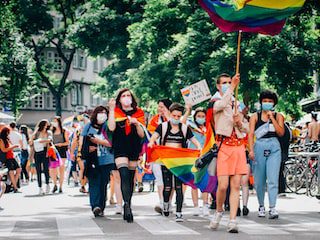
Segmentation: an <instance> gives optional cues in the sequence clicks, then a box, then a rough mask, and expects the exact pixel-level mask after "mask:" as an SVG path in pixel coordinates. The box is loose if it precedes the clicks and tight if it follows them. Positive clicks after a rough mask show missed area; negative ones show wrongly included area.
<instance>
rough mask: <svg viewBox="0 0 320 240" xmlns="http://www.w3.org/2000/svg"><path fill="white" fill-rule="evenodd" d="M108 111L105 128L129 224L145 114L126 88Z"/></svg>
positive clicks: (143, 132) (112, 101)
mask: <svg viewBox="0 0 320 240" xmlns="http://www.w3.org/2000/svg"><path fill="white" fill-rule="evenodd" d="M109 108H110V115H109V121H108V126H109V129H110V131H112V132H113V150H114V158H115V163H116V166H117V168H118V170H119V173H120V177H121V192H122V197H123V200H124V207H123V208H124V209H123V210H124V213H123V219H124V220H126V221H127V222H128V223H132V222H133V215H132V210H131V198H132V194H133V189H134V175H135V170H136V167H137V165H138V159H139V155H140V152H141V150H142V139H143V138H144V137H145V131H144V125H145V118H144V112H143V111H142V109H140V108H138V104H137V101H136V99H135V97H134V96H133V94H132V92H131V91H130V90H129V89H127V88H125V89H122V90H120V91H119V93H118V95H117V98H116V100H114V99H113V100H111V101H110V102H109Z"/></svg>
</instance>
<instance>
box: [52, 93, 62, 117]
mask: <svg viewBox="0 0 320 240" xmlns="http://www.w3.org/2000/svg"><path fill="white" fill-rule="evenodd" d="M54 99H55V100H56V116H60V117H61V116H62V107H61V94H60V93H57V94H55V95H54Z"/></svg>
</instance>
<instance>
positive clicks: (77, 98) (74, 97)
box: [71, 84, 83, 106]
mask: <svg viewBox="0 0 320 240" xmlns="http://www.w3.org/2000/svg"><path fill="white" fill-rule="evenodd" d="M82 104H83V94H82V85H80V84H75V85H74V87H73V88H72V90H71V105H72V106H79V105H82Z"/></svg>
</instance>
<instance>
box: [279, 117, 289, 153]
mask: <svg viewBox="0 0 320 240" xmlns="http://www.w3.org/2000/svg"><path fill="white" fill-rule="evenodd" d="M284 131H285V132H284V135H283V136H282V137H278V140H279V143H280V146H281V150H282V151H283V152H288V151H289V146H290V142H291V141H292V131H291V129H290V127H289V126H288V124H286V123H284Z"/></svg>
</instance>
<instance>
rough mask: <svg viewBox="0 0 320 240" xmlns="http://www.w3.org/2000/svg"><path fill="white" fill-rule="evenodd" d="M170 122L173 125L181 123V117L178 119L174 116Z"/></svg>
mask: <svg viewBox="0 0 320 240" xmlns="http://www.w3.org/2000/svg"><path fill="white" fill-rule="evenodd" d="M170 122H171V123H172V124H173V125H179V123H180V119H178V120H176V119H174V118H171V119H170Z"/></svg>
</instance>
